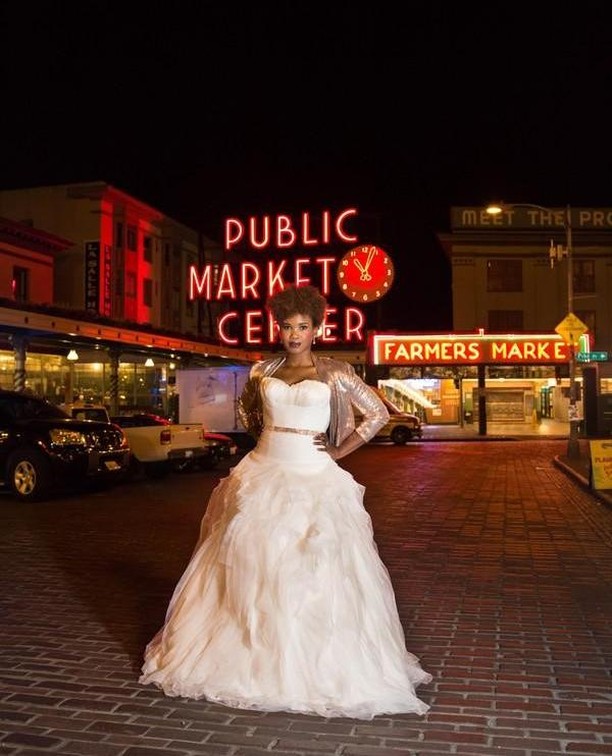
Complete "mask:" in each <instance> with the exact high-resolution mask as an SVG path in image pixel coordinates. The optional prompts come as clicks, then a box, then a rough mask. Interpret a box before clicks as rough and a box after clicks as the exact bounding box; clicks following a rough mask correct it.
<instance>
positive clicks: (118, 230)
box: [115, 221, 123, 249]
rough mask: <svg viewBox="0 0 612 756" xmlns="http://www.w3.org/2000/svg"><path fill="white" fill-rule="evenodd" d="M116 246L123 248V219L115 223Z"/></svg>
mask: <svg viewBox="0 0 612 756" xmlns="http://www.w3.org/2000/svg"><path fill="white" fill-rule="evenodd" d="M115 247H117V249H123V223H122V222H121V221H117V223H116V224H115Z"/></svg>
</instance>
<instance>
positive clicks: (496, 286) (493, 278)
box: [487, 259, 523, 291]
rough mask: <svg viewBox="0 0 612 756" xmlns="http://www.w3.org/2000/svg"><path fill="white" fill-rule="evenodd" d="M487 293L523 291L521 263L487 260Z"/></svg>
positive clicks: (505, 260) (518, 261)
mask: <svg viewBox="0 0 612 756" xmlns="http://www.w3.org/2000/svg"><path fill="white" fill-rule="evenodd" d="M487 291H523V261H522V260H509V259H494V260H487Z"/></svg>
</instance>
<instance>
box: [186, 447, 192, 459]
mask: <svg viewBox="0 0 612 756" xmlns="http://www.w3.org/2000/svg"><path fill="white" fill-rule="evenodd" d="M185 456H186V457H193V450H192V449H187V450H186V451H185Z"/></svg>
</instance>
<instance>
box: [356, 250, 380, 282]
mask: <svg viewBox="0 0 612 756" xmlns="http://www.w3.org/2000/svg"><path fill="white" fill-rule="evenodd" d="M375 252H376V250H375V249H374V247H370V249H369V251H368V259H367V260H366V262H365V265H364V264H363V263H362V262H360V261H359V260H357V258H353V262H354V263H355V267H356V268H357V270H358V271H359V272H360V273H361V275H360V276H359V280H360V281H371V280H372V276H371V275H370V273H369V269H370V265H371V264H372V260H373V258H374V254H375Z"/></svg>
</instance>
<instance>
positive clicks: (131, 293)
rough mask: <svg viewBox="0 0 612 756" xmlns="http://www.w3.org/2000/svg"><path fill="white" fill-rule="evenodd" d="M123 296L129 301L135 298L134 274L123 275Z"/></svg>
mask: <svg viewBox="0 0 612 756" xmlns="http://www.w3.org/2000/svg"><path fill="white" fill-rule="evenodd" d="M125 296H126V297H129V298H130V299H134V298H135V297H136V273H126V275H125Z"/></svg>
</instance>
